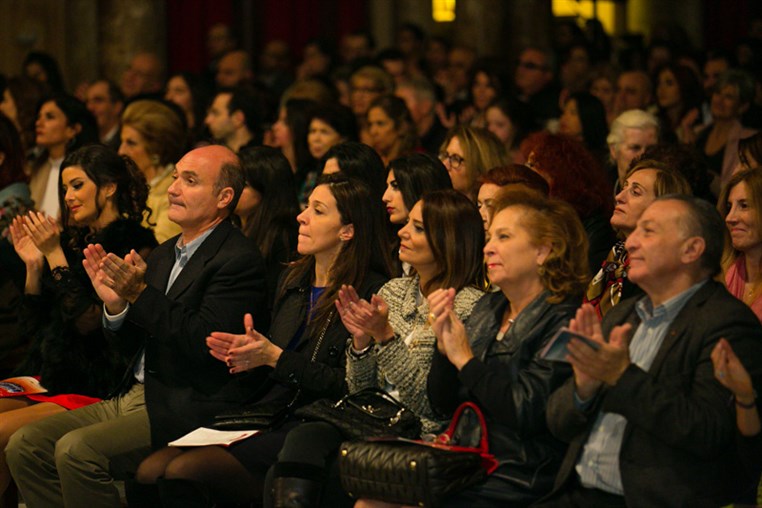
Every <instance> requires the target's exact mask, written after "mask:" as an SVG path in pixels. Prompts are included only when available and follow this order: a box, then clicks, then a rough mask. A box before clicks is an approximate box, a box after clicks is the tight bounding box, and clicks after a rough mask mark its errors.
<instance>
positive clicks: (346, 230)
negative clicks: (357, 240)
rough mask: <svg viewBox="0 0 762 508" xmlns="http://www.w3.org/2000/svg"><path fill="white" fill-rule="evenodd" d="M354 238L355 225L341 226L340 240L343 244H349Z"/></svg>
mask: <svg viewBox="0 0 762 508" xmlns="http://www.w3.org/2000/svg"><path fill="white" fill-rule="evenodd" d="M354 237H355V226H354V224H347V225H346V226H341V229H340V230H339V240H341V241H342V242H348V241H349V240H351V239H352V238H354Z"/></svg>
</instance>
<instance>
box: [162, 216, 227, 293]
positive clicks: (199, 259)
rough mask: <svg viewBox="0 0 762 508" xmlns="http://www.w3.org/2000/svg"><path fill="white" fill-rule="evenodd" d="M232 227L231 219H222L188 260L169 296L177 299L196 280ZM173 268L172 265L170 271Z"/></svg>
mask: <svg viewBox="0 0 762 508" xmlns="http://www.w3.org/2000/svg"><path fill="white" fill-rule="evenodd" d="M232 227H233V225H232V224H231V223H230V221H222V222H221V223H220V224H219V225H218V226H217V227H216V228H215V229H214V231H212V234H210V235H209V237H208V238H207V239H206V240H204V243H202V244H201V246H199V248H198V250H197V251H196V252H195V253H194V254H193V256H191V258H190V259H189V260H188V264H187V265H185V268H183V269H182V271H181V272H180V275H178V276H177V278H176V279H175V282H174V283H173V284H172V287H171V288H170V290H169V291H168V292H167V296H168V297H169V298H170V299H172V300H176V299H177V298H178V297H179V296H180V295H182V294H183V293H184V292H185V291H186V290H187V289H188V288H189V287H190V286H191V285H192V284H193V282H195V280H196V278H197V277H198V275H199V274H200V273H201V272H202V270H203V269H204V266H206V263H207V262H208V261H209V260H210V259H212V258H213V257H214V256H215V255H216V254H217V252H218V251H219V249H220V246H221V245H222V244H223V243H224V242H225V239H226V238H227V237H228V234H229V233H230V230H231V229H232ZM173 249H174V247H173ZM172 265H174V259H173V260H172ZM171 270H172V266H170V271H171ZM167 280H168V279H167ZM165 287H166V286H165Z"/></svg>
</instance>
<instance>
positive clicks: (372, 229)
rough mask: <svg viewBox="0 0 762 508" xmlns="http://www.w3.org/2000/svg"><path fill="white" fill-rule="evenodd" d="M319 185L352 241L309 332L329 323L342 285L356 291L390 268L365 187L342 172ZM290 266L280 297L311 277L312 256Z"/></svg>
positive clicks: (380, 221) (380, 222)
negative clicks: (351, 232) (369, 278)
mask: <svg viewBox="0 0 762 508" xmlns="http://www.w3.org/2000/svg"><path fill="white" fill-rule="evenodd" d="M321 185H325V186H327V187H328V189H329V190H330V192H331V194H332V195H333V197H334V199H335V200H336V207H337V209H338V211H339V214H340V216H341V223H342V224H343V225H348V224H352V226H353V228H354V235H353V237H352V239H351V240H348V241H346V242H343V243H342V245H341V250H340V251H339V253H338V255H337V256H336V260H335V261H334V263H333V266H331V268H330V271H329V279H330V282H329V284H328V286H327V287H326V288H325V291H323V293H322V294H321V295H320V298H318V301H317V304H316V307H315V310H314V312H313V313H312V317H311V318H310V321H309V324H308V327H309V330H310V333H315V332H316V331H317V330H320V329H322V327H323V326H324V325H325V323H326V322H327V321H328V319H329V317H330V315H331V314H332V313H333V311H334V309H335V306H334V302H335V300H336V296H337V294H338V291H339V288H340V287H341V285H342V284H348V285H352V286H354V287H355V288H359V287H360V286H361V285H362V283H363V281H364V280H365V275H366V274H367V273H368V272H369V271H371V270H373V271H375V272H377V273H381V274H383V275H386V276H387V277H388V276H390V275H391V273H392V267H391V265H390V264H389V263H388V261H387V260H386V258H385V257H384V255H383V254H384V253H385V252H386V251H387V250H388V245H387V242H386V238H387V236H386V235H385V234H382V233H381V232H382V231H383V230H384V223H385V217H384V216H383V215H382V213H381V207H371V206H368V202H369V200H370V199H371V192H370V188H369V187H368V185H367V184H366V183H365V182H363V181H361V180H358V179H356V178H348V177H347V176H346V175H343V174H341V173H338V174H332V175H324V176H321V177H320V179H319V180H318V182H317V185H316V186H315V188H317V187H319V186H321ZM480 220H481V219H480ZM291 267H292V269H291V270H289V272H288V275H286V278H285V280H284V281H283V283H282V284H281V286H280V289H279V293H280V294H282V292H283V289H284V288H286V287H288V286H289V285H291V284H293V283H294V282H296V281H301V280H303V278H304V277H307V276H309V277H311V276H312V274H313V272H314V269H315V257H314V256H312V255H307V256H303V257H302V258H301V259H299V260H298V261H295V262H293V263H291Z"/></svg>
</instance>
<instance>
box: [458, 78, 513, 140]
mask: <svg viewBox="0 0 762 508" xmlns="http://www.w3.org/2000/svg"><path fill="white" fill-rule="evenodd" d="M472 76H473V77H472V78H471V86H470V88H469V90H470V93H471V103H470V104H469V105H468V107H467V108H466V111H464V112H463V113H461V117H460V122H461V123H464V122H466V121H467V122H468V124H469V125H471V126H472V127H487V119H486V112H487V107H488V106H489V105H490V104H492V102H493V101H494V100H495V99H497V98H498V97H500V96H501V95H502V93H503V79H502V77H501V76H499V75H498V74H497V73H496V72H494V71H493V70H492V68H491V66H488V65H486V64H484V63H480V64H477V65H476V67H475V68H474V70H473V73H472Z"/></svg>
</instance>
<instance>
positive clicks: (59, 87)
mask: <svg viewBox="0 0 762 508" xmlns="http://www.w3.org/2000/svg"><path fill="white" fill-rule="evenodd" d="M22 68H23V70H24V75H25V76H26V77H28V78H31V79H34V80H35V81H38V82H40V83H42V84H43V85H44V86H45V87H46V89H47V90H46V91H47V92H48V93H64V83H63V76H62V75H61V69H60V68H59V67H58V62H56V59H55V58H53V57H52V56H50V55H49V54H47V53H43V52H42V51H30V52H29V53H28V54H27V55H26V58H24V63H23V64H22Z"/></svg>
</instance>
